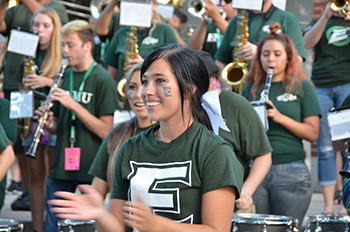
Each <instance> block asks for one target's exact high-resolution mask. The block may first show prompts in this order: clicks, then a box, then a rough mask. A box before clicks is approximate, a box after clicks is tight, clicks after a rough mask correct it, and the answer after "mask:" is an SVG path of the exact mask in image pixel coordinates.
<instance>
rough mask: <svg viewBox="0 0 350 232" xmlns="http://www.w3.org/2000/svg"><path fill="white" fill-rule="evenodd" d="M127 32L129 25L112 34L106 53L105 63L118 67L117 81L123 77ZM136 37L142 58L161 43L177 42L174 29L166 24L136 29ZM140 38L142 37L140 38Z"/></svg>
mask: <svg viewBox="0 0 350 232" xmlns="http://www.w3.org/2000/svg"><path fill="white" fill-rule="evenodd" d="M128 32H130V27H125V28H121V29H119V30H118V31H117V32H116V33H115V34H114V36H113V39H112V41H111V43H110V45H109V48H108V51H107V54H106V59H105V64H106V65H107V66H108V65H109V66H112V67H114V68H116V69H118V81H119V80H120V79H122V77H123V66H124V56H125V48H126V37H127V33H128ZM137 38H138V43H139V53H140V56H141V57H143V58H145V57H146V56H148V54H150V53H151V52H152V51H153V50H154V49H156V48H158V47H160V46H162V45H166V44H171V43H177V39H176V37H175V34H174V31H173V30H172V29H171V27H170V26H169V25H167V24H156V25H155V26H154V27H152V28H150V29H147V30H138V31H137ZM141 38H143V39H142V40H141Z"/></svg>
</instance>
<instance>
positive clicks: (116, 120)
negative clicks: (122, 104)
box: [113, 110, 135, 127]
mask: <svg viewBox="0 0 350 232" xmlns="http://www.w3.org/2000/svg"><path fill="white" fill-rule="evenodd" d="M134 116H135V114H134V112H132V111H130V112H129V111H127V110H115V111H114V115H113V127H115V126H117V125H118V124H120V123H122V122H126V121H128V120H130V119H131V118H132V117H134Z"/></svg>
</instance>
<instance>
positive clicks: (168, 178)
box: [127, 161, 192, 214]
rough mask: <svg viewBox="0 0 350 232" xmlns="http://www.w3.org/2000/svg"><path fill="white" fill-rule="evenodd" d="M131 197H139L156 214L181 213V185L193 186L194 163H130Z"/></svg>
mask: <svg viewBox="0 0 350 232" xmlns="http://www.w3.org/2000/svg"><path fill="white" fill-rule="evenodd" d="M130 166H131V173H130V174H129V175H128V177H127V178H128V179H129V180H130V190H129V191H130V192H129V197H131V201H135V200H136V199H135V198H136V197H137V195H139V196H141V198H142V200H143V201H144V202H145V203H146V204H147V205H148V206H151V207H152V208H153V211H154V212H165V213H176V214H179V213H180V199H179V198H180V195H179V187H176V186H177V185H179V184H185V185H187V186H191V168H192V161H185V162H174V163H165V164H155V163H138V162H135V161H130Z"/></svg>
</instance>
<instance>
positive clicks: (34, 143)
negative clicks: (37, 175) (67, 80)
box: [26, 59, 68, 158]
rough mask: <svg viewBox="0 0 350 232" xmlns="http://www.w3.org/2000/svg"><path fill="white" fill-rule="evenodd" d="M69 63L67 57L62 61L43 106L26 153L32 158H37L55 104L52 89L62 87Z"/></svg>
mask: <svg viewBox="0 0 350 232" xmlns="http://www.w3.org/2000/svg"><path fill="white" fill-rule="evenodd" d="M67 65H68V61H67V60H66V59H63V60H62V62H61V67H60V70H59V71H58V73H57V75H56V78H55V80H54V82H53V85H52V86H51V88H50V91H49V93H48V94H47V97H46V100H45V101H44V102H43V104H42V107H43V109H44V110H45V111H44V112H43V113H42V115H41V117H40V118H39V120H38V127H37V128H36V131H35V133H34V137H33V141H32V143H31V145H30V147H29V149H28V151H27V152H26V155H27V156H29V157H31V158H36V155H35V153H36V149H37V148H38V145H39V142H40V139H41V136H42V135H43V134H44V126H45V123H46V121H47V119H48V117H49V112H50V109H51V107H52V106H53V102H52V100H51V96H52V91H53V90H55V89H56V88H58V87H60V85H61V81H62V77H63V74H64V71H65V70H66V68H67Z"/></svg>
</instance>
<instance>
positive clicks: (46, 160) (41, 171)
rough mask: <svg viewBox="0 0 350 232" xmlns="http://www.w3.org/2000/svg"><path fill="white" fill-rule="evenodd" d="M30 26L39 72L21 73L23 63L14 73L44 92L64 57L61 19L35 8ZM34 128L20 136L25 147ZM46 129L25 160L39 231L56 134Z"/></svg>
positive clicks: (46, 91) (44, 8) (31, 138)
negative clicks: (36, 42) (36, 38)
mask: <svg viewBox="0 0 350 232" xmlns="http://www.w3.org/2000/svg"><path fill="white" fill-rule="evenodd" d="M32 30H33V32H34V33H37V34H38V35H39V46H38V49H37V54H36V58H35V60H34V63H35V66H36V67H38V68H39V72H38V74H36V73H35V74H31V75H28V76H25V77H23V73H24V72H23V63H22V64H21V65H20V67H19V71H18V73H17V75H19V76H20V77H21V76H22V77H23V81H22V82H23V83H24V85H25V86H26V87H28V88H31V89H36V90H37V91H39V92H42V93H44V94H47V93H48V91H49V89H50V87H51V86H52V84H53V81H54V78H55V76H56V75H57V73H58V71H59V69H60V63H61V60H62V58H63V54H62V49H61V21H60V19H59V16H58V14H57V13H56V11H55V10H53V9H52V8H48V7H43V8H40V9H39V10H38V11H36V12H35V13H34V15H33V19H32ZM37 103H39V102H37ZM36 105H38V104H36ZM32 125H33V124H32ZM36 125H37V124H36ZM34 128H35V127H32V131H31V132H29V135H28V137H27V138H26V139H23V140H22V146H23V147H25V150H26V151H27V150H28V148H29V146H30V144H31V142H32V140H33V134H34ZM45 133H46V134H45V136H44V137H45V139H42V140H41V143H40V144H39V146H38V151H37V155H36V158H35V159H33V158H32V157H27V163H26V164H27V168H28V174H29V185H28V190H29V199H30V203H31V204H30V205H31V207H30V210H31V213H32V221H33V229H34V230H35V231H38V232H41V231H43V226H44V211H45V185H46V179H47V176H48V171H49V170H50V167H51V164H52V160H53V155H54V147H55V145H56V136H55V135H51V134H49V133H48V132H47V131H46V132H45Z"/></svg>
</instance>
